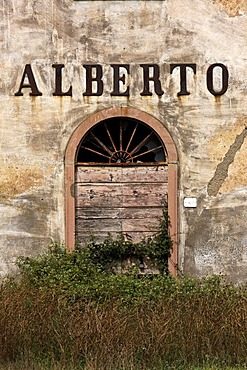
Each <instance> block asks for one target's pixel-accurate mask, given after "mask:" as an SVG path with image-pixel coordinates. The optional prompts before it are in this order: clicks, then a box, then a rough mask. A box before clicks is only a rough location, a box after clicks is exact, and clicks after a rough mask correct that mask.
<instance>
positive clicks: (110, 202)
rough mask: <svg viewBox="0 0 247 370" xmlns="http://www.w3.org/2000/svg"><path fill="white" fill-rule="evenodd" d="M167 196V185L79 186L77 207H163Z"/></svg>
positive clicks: (76, 191)
mask: <svg viewBox="0 0 247 370" xmlns="http://www.w3.org/2000/svg"><path fill="white" fill-rule="evenodd" d="M166 194H167V184H152V185H150V184H129V185H128V184H122V185H115V184H107V185H106V184H102V185H98V184H97V185H95V184H91V185H81V184H77V186H76V188H75V195H76V196H75V201H76V207H89V206H90V207H107V208H109V207H110V206H111V207H114V208H116V207H144V206H145V207H147V206H150V207H151V206H153V207H155V206H160V207H163V206H164V205H165V199H166Z"/></svg>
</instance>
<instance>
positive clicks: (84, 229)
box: [75, 165, 168, 243]
mask: <svg viewBox="0 0 247 370" xmlns="http://www.w3.org/2000/svg"><path fill="white" fill-rule="evenodd" d="M167 183H168V176H167V166H164V165H145V166H139V165H136V166H135V165H133V166H123V167H119V166H78V167H77V171H76V193H75V194H76V240H77V241H78V242H79V243H80V242H85V241H86V240H87V239H88V238H89V237H90V235H94V236H95V237H96V239H97V240H98V241H102V240H103V239H104V238H105V237H106V236H107V234H108V233H111V234H112V235H113V236H115V235H116V233H120V232H122V233H124V235H126V237H127V238H130V239H131V240H133V241H138V240H140V239H141V238H142V237H143V236H147V235H152V234H154V233H155V232H156V231H157V227H158V225H159V219H160V217H161V216H162V210H163V208H164V205H165V201H166V196H167Z"/></svg>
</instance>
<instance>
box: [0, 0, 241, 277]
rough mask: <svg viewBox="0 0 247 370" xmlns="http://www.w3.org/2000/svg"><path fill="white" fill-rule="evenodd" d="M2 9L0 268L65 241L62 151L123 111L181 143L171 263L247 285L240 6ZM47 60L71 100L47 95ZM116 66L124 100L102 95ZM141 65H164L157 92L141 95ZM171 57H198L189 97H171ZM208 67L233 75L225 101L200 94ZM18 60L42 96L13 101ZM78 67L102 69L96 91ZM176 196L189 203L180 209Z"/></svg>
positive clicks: (114, 4)
mask: <svg viewBox="0 0 247 370" xmlns="http://www.w3.org/2000/svg"><path fill="white" fill-rule="evenodd" d="M0 16H1V21H0V22H1V23H0V24H1V33H0V47H1V65H0V94H1V95H0V101H1V113H0V114H1V126H0V137H1V141H0V145H1V146H0V159H1V171H0V209H1V226H0V275H3V274H5V273H7V272H8V271H11V269H12V268H13V263H14V261H15V258H16V257H17V256H19V255H29V254H35V253H38V252H40V251H42V250H43V248H45V247H46V246H47V245H48V243H49V242H50V241H51V240H58V241H64V233H65V221H64V154H65V148H66V145H67V143H68V141H69V138H70V136H71V134H72V132H73V131H74V130H75V128H76V127H77V126H78V125H79V123H80V122H81V121H82V120H83V119H84V118H85V117H88V116H89V115H90V114H93V113H94V112H96V111H99V110H103V109H105V108H110V107H119V106H130V107H133V108H137V109H140V110H142V111H145V112H147V113H150V114H151V115H153V116H154V117H156V118H157V119H158V120H160V121H161V122H162V123H163V124H164V125H165V127H166V128H167V129H168V130H169V132H170V134H171V136H172V137H173V140H174V141H175V143H176V146H177V150H178V155H179V193H178V197H179V246H178V250H179V268H180V269H181V270H182V271H184V273H186V274H193V275H197V276H203V275H205V274H212V273H222V274H226V275H228V276H229V277H230V278H231V279H232V280H234V281H244V280H247V272H246V271H247V252H246V250H247V249H246V247H247V231H246V220H247V186H246V154H247V139H246V136H247V133H246V127H247V112H246V106H247V104H246V103H247V85H246V76H245V74H246V65H247V59H246V55H247V41H246V40H247V7H246V2H245V1H224V0H197V1H196V2H195V1H193V0H166V1H72V0H8V1H5V2H2V3H1V5H0ZM55 63H57V64H64V65H65V67H64V68H63V73H62V74H63V86H62V89H63V91H64V92H66V91H67V90H68V89H69V87H70V86H72V91H73V93H72V96H71V97H70V96H63V97H60V96H53V92H54V89H55V69H54V68H53V67H52V64H55ZM114 63H116V64H129V65H130V78H129V83H130V96H111V95H110V93H111V92H112V90H113V85H112V68H111V67H110V64H114ZM145 63H146V64H152V63H155V64H157V65H159V67H160V81H161V84H162V89H163V91H164V93H163V94H162V95H161V96H158V95H157V94H155V92H154V91H153V88H152V83H151V84H150V86H151V89H152V92H153V95H152V96H141V95H140V92H141V91H142V90H143V85H142V68H141V67H140V64H145ZM172 63H173V64H174V63H190V64H191V63H195V64H196V67H197V71H196V74H195V73H193V72H192V70H191V69H188V71H187V87H188V91H189V92H190V95H186V96H177V93H178V92H179V90H180V75H179V69H178V68H176V69H175V70H174V71H173V73H172V74H171V73H170V64H172ZM214 63H223V64H224V65H225V66H226V67H227V69H228V71H229V86H228V89H227V91H226V93H225V94H223V95H221V96H214V95H213V94H211V93H210V92H209V90H208V89H207V84H206V74H207V70H208V68H209V66H210V65H212V64H214ZM26 64H31V67H32V71H33V74H34V77H35V80H36V83H37V87H38V89H39V91H40V92H42V96H29V93H30V89H29V88H23V89H22V93H23V96H15V93H17V91H18V90H19V87H20V83H21V79H22V75H23V71H24V68H25V65H26ZM83 64H101V65H102V66H103V78H102V80H103V83H104V92H103V94H102V95H101V96H83V92H84V91H85V88H86V86H85V68H83V67H82V65H83ZM218 80H219V81H220V77H219V76H218V75H217V76H216V77H215V86H216V87H217V86H218V89H219V90H220V88H221V82H217V81H218ZM25 83H28V81H25ZM184 197H195V198H197V207H196V208H185V207H184V205H183V199H184Z"/></svg>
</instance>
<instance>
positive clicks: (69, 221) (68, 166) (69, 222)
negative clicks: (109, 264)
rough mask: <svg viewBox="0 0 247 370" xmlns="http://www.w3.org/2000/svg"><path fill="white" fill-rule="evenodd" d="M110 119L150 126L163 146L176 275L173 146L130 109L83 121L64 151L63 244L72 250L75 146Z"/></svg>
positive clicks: (146, 117)
mask: <svg viewBox="0 0 247 370" xmlns="http://www.w3.org/2000/svg"><path fill="white" fill-rule="evenodd" d="M113 117H128V118H134V119H137V120H139V121H142V122H144V123H145V124H146V125H148V126H150V128H152V129H153V130H154V131H155V132H156V133H157V135H158V136H159V137H160V139H161V141H162V142H163V143H164V145H165V148H166V151H167V159H168V213H169V216H170V221H171V227H170V235H171V237H172V240H173V250H172V255H171V258H170V260H169V270H170V272H171V274H173V275H176V274H177V261H178V248H177V245H178V215H177V212H178V200H177V199H178V195H177V194H178V155H177V150H176V146H175V143H174V141H173V139H172V137H171V135H170V134H169V132H168V131H167V129H166V128H165V127H164V125H163V124H162V123H161V122H160V121H159V120H157V119H156V118H154V117H153V116H151V115H150V114H148V113H145V112H142V111H140V110H138V109H134V108H129V107H119V108H109V109H105V110H103V111H100V112H96V113H94V114H93V115H91V116H89V117H87V118H85V119H84V120H83V121H82V122H81V123H80V124H79V126H78V127H77V128H76V129H75V131H74V132H73V133H72V135H71V137H70V140H69V142H68V145H67V148H66V152H65V243H66V247H67V249H68V250H73V249H74V248H75V198H74V182H75V159H76V153H77V148H78V145H79V144H80V142H81V139H82V138H83V137H84V135H85V134H86V133H87V132H88V131H89V130H90V129H91V128H92V127H93V126H94V125H95V124H97V123H99V122H101V121H103V120H105V119H108V118H113Z"/></svg>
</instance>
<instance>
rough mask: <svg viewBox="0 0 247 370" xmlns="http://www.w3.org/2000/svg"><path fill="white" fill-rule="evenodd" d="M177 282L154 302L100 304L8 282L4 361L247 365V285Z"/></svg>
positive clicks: (1, 317) (0, 354)
mask: <svg viewBox="0 0 247 370" xmlns="http://www.w3.org/2000/svg"><path fill="white" fill-rule="evenodd" d="M149 283H150V284H154V281H151V282H149ZM157 283H160V281H157ZM146 285H147V284H146ZM171 285H172V289H170V292H169V294H167V295H166V297H165V296H164V294H163V295H162V294H161V295H160V297H157V296H156V298H155V300H154V301H152V299H151V300H148V299H143V300H141V299H139V300H137V301H132V302H131V300H128V301H124V300H122V299H120V298H118V299H115V300H112V299H110V300H109V301H105V302H104V303H97V302H96V301H91V302H90V301H89V300H87V301H85V299H83V297H81V298H80V299H76V300H74V301H73V300H71V299H68V296H63V295H61V292H58V291H56V290H54V289H45V288H44V287H42V288H41V287H30V286H28V285H26V284H24V283H19V284H16V283H13V282H8V283H5V284H3V285H2V287H1V290H0V301H1V305H0V358H1V359H2V363H5V364H8V363H11V362H16V361H18V360H19V361H20V360H22V361H24V359H25V361H26V362H28V361H33V360H34V359H35V361H36V362H37V361H38V359H39V361H41V363H43V364H44V363H47V369H49V368H51V369H52V368H54V369H55V368H56V365H55V364H56V362H58V363H59V364H60V367H61V369H62V367H63V366H64V368H69V367H68V366H79V365H80V366H81V368H82V369H83V368H85V369H88V370H89V369H90V370H93V369H95V370H96V369H99V370H100V369H102V370H103V369H106V370H111V369H112V370H113V369H114V370H117V369H134V370H136V369H153V370H154V369H179V368H181V369H182V368H184V369H190V368H191V369H194V368H195V367H196V366H199V365H202V364H214V363H217V364H220V365H221V366H222V368H225V369H226V368H227V366H237V365H241V366H243V367H244V366H247V363H246V349H247V296H246V290H245V289H243V288H241V289H240V288H235V287H232V286H229V285H228V286H225V285H224V284H220V283H219V282H212V281H211V282H204V283H202V282H195V281H193V284H191V279H189V280H188V281H186V280H183V281H182V282H181V281H172V282H171ZM163 288H164V287H163ZM163 288H162V287H161V291H162V289H163ZM28 359H29V360H28ZM35 361H34V363H35ZM44 361H45V362H44ZM37 363H38V362H37ZM48 363H49V364H50V365H48ZM52 363H53V367H52V365H51V364H52ZM68 364H69V365H68ZM43 366H44V365H43ZM50 366H51V367H50ZM66 366H67V367H66ZM0 368H1V367H0ZM30 368H31V369H32V368H34V365H32V366H31V367H30ZM43 368H44V367H43Z"/></svg>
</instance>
